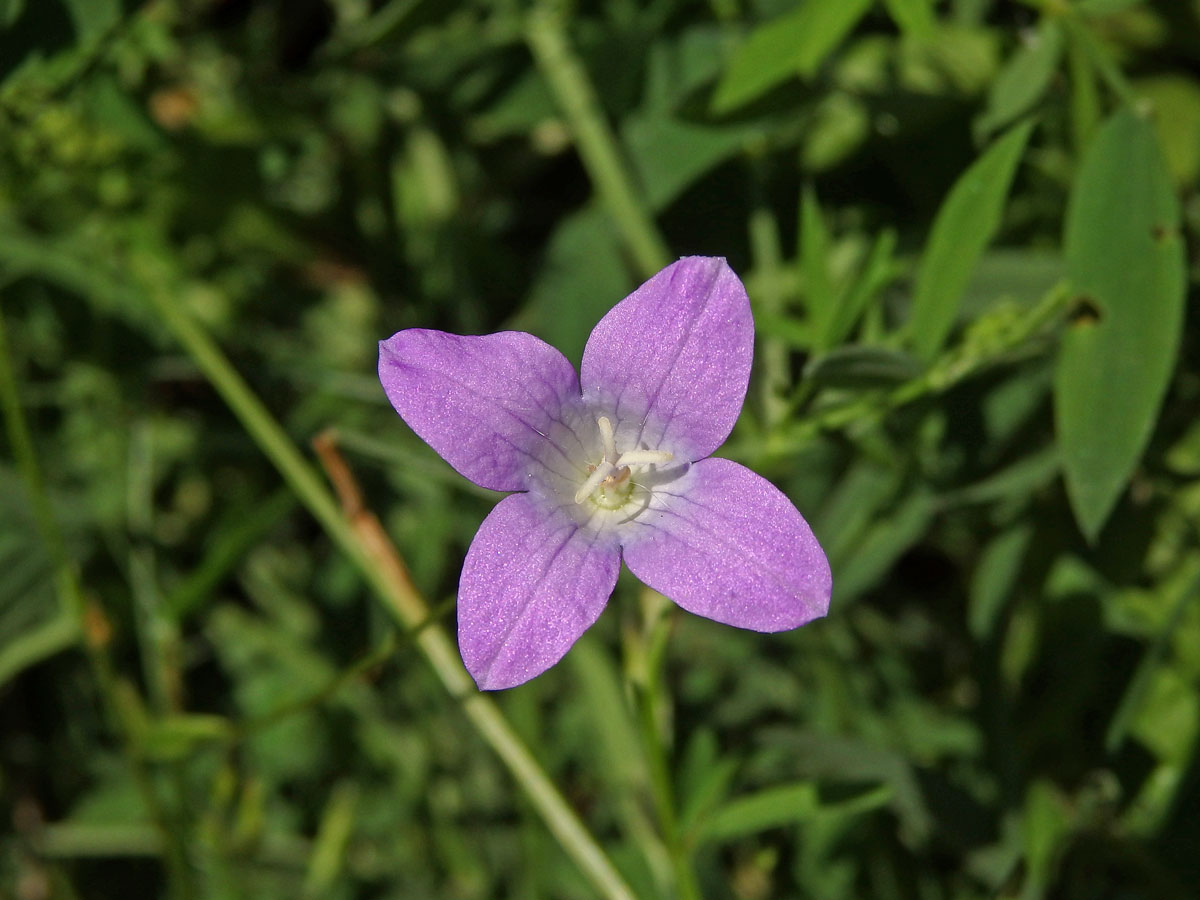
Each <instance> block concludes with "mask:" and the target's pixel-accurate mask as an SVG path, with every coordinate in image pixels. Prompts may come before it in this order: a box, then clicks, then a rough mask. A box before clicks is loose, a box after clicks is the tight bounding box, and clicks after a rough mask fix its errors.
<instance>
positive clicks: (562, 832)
mask: <svg viewBox="0 0 1200 900" xmlns="http://www.w3.org/2000/svg"><path fill="white" fill-rule="evenodd" d="M148 296H149V298H150V300H151V302H152V303H153V305H154V307H155V309H156V311H157V312H158V314H159V316H160V317H161V318H162V320H163V322H164V323H165V324H166V325H167V327H168V328H169V329H170V331H171V332H172V333H173V334H174V336H175V338H176V339H177V340H178V341H179V342H180V343H181V344H182V345H183V346H184V348H185V349H186V350H187V351H188V353H189V354H190V355H191V357H192V359H193V360H194V361H195V362H196V364H197V365H198V366H199V367H200V369H201V371H202V372H203V373H204V374H205V376H206V377H207V378H208V379H209V381H210V382H211V383H212V385H213V386H214V387H215V388H216V389H217V391H218V392H219V393H220V394H221V396H222V398H223V399H224V400H225V402H226V403H227V404H228V405H229V407H230V409H231V410H232V411H233V413H234V414H235V415H236V416H237V417H238V419H239V421H240V422H241V423H242V427H243V428H245V429H246V431H247V433H248V434H249V435H250V436H251V438H253V440H254V441H255V442H256V443H257V444H258V446H259V448H260V449H261V450H262V451H263V452H264V453H265V454H266V456H267V457H268V459H270V460H271V462H272V463H273V464H274V465H275V467H276V468H277V469H278V470H279V472H280V474H281V475H282V476H283V477H284V479H285V480H286V481H287V482H288V484H289V485H291V487H292V489H293V490H294V491H295V492H296V494H297V496H298V497H299V498H300V500H301V502H302V503H304V505H305V506H306V507H308V509H309V511H310V512H311V513H312V514H313V516H315V517H316V519H317V520H318V521H319V522H320V524H321V525H322V527H323V528H324V529H325V532H326V533H327V534H328V535H329V537H330V538H331V539H332V540H333V541H334V542H335V543H336V544H337V545H338V546H339V547H340V548H341V549H342V550H343V551H344V552H345V553H346V554H347V555H348V556H349V557H350V558H351V559H352V560H353V561H354V563H355V564H356V565H357V566H358V568H359V569H360V571H361V572H362V573H363V575H364V576H365V577H366V579H367V581H368V582H369V583H370V584H371V587H372V588H373V589H374V590H375V592H376V593H377V594H378V595H379V597H380V598H381V599H382V600H383V603H384V605H385V607H386V608H387V610H388V612H390V613H391V614H392V615H393V617H394V618H395V619H396V620H397V621H398V622H399V623H400V624H401V625H402V626H403V627H404V628H405V629H406V630H411V629H414V628H417V627H418V626H420V625H422V624H423V623H426V622H427V620H428V618H429V615H428V613H429V609H428V607H427V605H426V603H425V600H424V599H423V598H422V597H421V595H420V594H419V593H418V592H417V590H416V588H415V587H414V586H413V584H412V581H411V580H410V579H409V577H408V572H407V570H406V568H405V566H404V563H403V561H402V560H401V558H400V556H399V554H398V553H397V552H396V550H395V548H394V547H393V546H392V543H391V541H390V539H389V538H388V537H387V534H386V532H385V531H384V529H383V526H382V525H381V524H380V523H379V520H378V519H377V518H376V517H375V516H374V514H373V513H371V512H370V511H368V510H367V509H366V508H365V507H364V505H363V502H362V497H361V494H360V492H359V491H358V487H357V484H356V483H355V481H354V478H353V476H352V474H351V473H350V470H349V467H348V466H346V464H345V461H344V460H343V459H342V457H341V454H340V453H338V452H337V450H336V447H335V446H334V444H333V442H332V440H331V439H329V438H328V437H326V438H325V439H324V442H323V443H322V442H321V440H320V439H319V440H318V442H317V447H318V452H319V453H320V454H321V458H322V461H323V462H324V463H325V466H326V468H327V470H328V472H329V475H330V478H331V480H332V481H333V483H334V484H335V486H336V487H337V488H338V491H339V494H340V497H341V506H340V507H339V503H338V500H336V499H335V498H334V496H333V494H332V493H330V491H329V489H328V488H327V487H326V486H325V484H324V483H323V482H322V481H321V479H320V477H319V476H318V475H317V473H316V471H315V470H314V469H313V467H312V466H311V465H310V464H309V463H308V462H307V461H306V460H305V459H304V457H303V455H302V454H301V453H300V451H299V449H298V448H297V447H296V445H295V444H294V443H293V442H292V440H291V438H289V437H288V435H287V433H286V432H285V431H284V430H283V428H282V427H281V426H280V425H279V423H278V422H277V421H276V420H275V419H274V417H273V416H272V415H271V414H270V412H269V411H268V410H267V409H266V407H265V406H263V404H262V402H261V401H260V400H259V399H258V397H257V396H256V395H255V394H254V393H253V392H252V391H251V390H250V388H249V386H247V384H246V383H245V381H243V380H242V377H241V376H240V375H239V374H238V373H237V371H236V370H235V369H234V368H233V365H232V364H231V363H230V362H229V360H228V359H227V358H226V357H225V355H224V353H222V352H221V349H220V348H219V347H218V346H217V345H216V343H215V342H214V341H213V340H212V338H211V337H209V335H208V333H207V332H206V331H205V330H204V329H203V328H202V327H201V325H200V324H199V323H198V322H196V321H195V320H194V319H192V317H191V316H190V315H188V313H187V312H185V311H184V309H183V308H182V307H181V306H180V304H179V303H178V302H177V300H176V298H175V297H173V296H171V295H170V294H168V293H167V292H166V291H165V290H163V289H156V288H155V287H153V286H151V287H150V288H149V289H148ZM416 643H417V646H418V647H419V648H420V649H421V651H422V652H423V653H424V655H425V657H426V659H427V660H428V661H429V664H430V665H431V666H432V667H433V670H434V672H435V673H436V674H437V676H438V678H439V679H440V680H441V682H442V684H443V685H444V686H445V687H446V690H447V691H449V692H450V695H451V696H452V697H454V698H455V699H456V700H458V701H460V703H461V704H462V708H463V712H464V713H466V715H467V718H468V719H469V720H470V721H471V723H472V725H474V726H475V728H476V730H477V731H478V732H479V733H480V734H481V735H482V736H483V738H484V740H486V741H487V742H488V743H489V744H490V745H491V747H492V749H493V750H494V751H495V752H496V754H497V755H498V756H499V757H500V759H501V760H502V761H503V762H504V764H505V765H506V766H507V767H508V769H509V771H510V772H511V773H512V775H513V778H514V779H515V780H516V782H517V784H518V785H520V787H521V788H522V789H523V790H524V791H525V793H526V795H527V796H528V797H529V799H530V801H531V802H532V804H533V806H534V808H535V809H537V811H538V813H539V814H540V815H541V817H542V819H543V820H544V821H545V823H546V826H547V827H548V828H549V830H550V832H551V834H553V835H554V837H555V838H556V839H557V840H558V842H559V844H560V845H562V847H563V849H564V850H565V851H566V852H567V854H568V855H569V856H570V857H571V858H572V859H573V860H574V861H575V863H576V864H577V865H578V866H579V867H580V869H581V870H582V871H583V873H584V874H585V875H586V876H587V878H588V879H589V880H590V881H591V883H592V885H593V887H595V888H596V890H597V891H598V892H599V893H600V894H601V895H602V896H604V897H606V898H609V900H633V897H634V894H633V891H632V890H631V889H630V888H629V886H628V885H627V884H626V883H625V881H624V880H623V879H622V877H621V875H620V874H619V873H618V872H617V870H616V867H615V866H613V864H612V862H611V861H610V860H609V859H608V857H607V855H606V854H605V853H604V850H603V849H602V848H601V847H600V845H599V844H598V843H597V841H596V839H595V838H594V837H592V835H591V834H590V833H589V832H588V830H587V828H586V827H585V826H584V824H583V823H582V822H581V821H580V819H579V817H578V816H577V815H576V814H575V813H574V811H573V810H572V809H571V808H570V806H568V805H567V802H566V800H564V799H563V797H562V794H560V793H559V791H558V789H557V788H555V786H554V784H553V783H552V782H551V781H550V778H549V777H548V776H547V775H546V773H545V771H544V770H543V769H542V768H541V766H540V765H539V764H538V762H537V760H535V759H534V757H533V755H532V754H531V753H530V752H529V750H528V749H527V748H526V747H525V745H524V744H523V743H522V742H521V740H520V738H518V737H517V735H516V733H515V732H514V731H513V729H512V727H511V726H510V725H509V724H508V721H507V720H506V719H505V718H504V715H503V714H502V713H501V712H500V710H499V708H498V707H497V706H496V704H495V703H493V702H492V701H491V700H490V699H488V698H487V697H486V696H485V695H483V694H481V693H479V692H478V691H477V690H476V688H475V685H474V684H472V682H471V679H470V676H468V675H467V673H466V671H465V670H464V669H463V667H462V662H461V661H460V659H459V656H458V651H457V649H456V648H455V647H454V645H453V644H452V643H451V641H450V640H449V638H447V636H446V633H445V631H443V630H442V629H441V628H439V627H436V626H434V625H427V626H426V627H424V628H421V629H420V631H419V632H418V633H417V635H416Z"/></svg>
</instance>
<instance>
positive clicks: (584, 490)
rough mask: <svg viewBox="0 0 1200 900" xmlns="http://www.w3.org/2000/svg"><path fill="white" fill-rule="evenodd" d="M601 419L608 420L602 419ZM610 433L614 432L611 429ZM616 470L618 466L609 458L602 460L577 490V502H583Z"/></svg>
mask: <svg viewBox="0 0 1200 900" xmlns="http://www.w3.org/2000/svg"><path fill="white" fill-rule="evenodd" d="M601 421H608V420H607V419H602V420H601ZM601 430H603V429H601ZM609 433H610V434H611V433H612V432H611V430H610V432H609ZM614 471H616V467H615V466H614V465H613V464H612V463H610V462H609V461H608V460H607V459H603V460H601V461H600V465H598V466H596V468H595V469H594V470H593V471H592V474H591V475H589V476H588V477H587V481H585V482H584V483H583V484H582V485H581V486H580V488H579V490H578V491H576V492H575V502H576V503H582V502H583V501H584V500H586V499H587V498H588V497H590V496H591V495H592V492H593V491H594V490H596V488H598V487H600V482H602V481H604V479H605V478H607V477H608V476H609V475H611V474H612V473H613V472H614Z"/></svg>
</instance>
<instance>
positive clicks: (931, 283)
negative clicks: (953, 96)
mask: <svg viewBox="0 0 1200 900" xmlns="http://www.w3.org/2000/svg"><path fill="white" fill-rule="evenodd" d="M1032 130H1033V123H1032V122H1024V123H1022V124H1020V125H1017V126H1015V127H1014V128H1012V129H1011V130H1010V131H1009V132H1008V133H1007V134H1005V135H1004V137H1002V138H1000V139H999V140H998V141H996V142H995V143H994V144H992V146H991V147H989V148H988V149H987V151H986V152H985V153H984V154H983V155H982V156H981V157H979V159H978V160H976V161H975V163H974V164H973V165H972V166H971V167H970V168H969V169H967V171H966V172H964V173H963V174H962V175H961V176H960V177H959V179H958V181H956V182H955V183H954V187H952V188H951V189H950V194H949V196H948V197H947V198H946V200H945V201H944V202H943V203H942V207H941V209H939V210H938V214H937V218H936V219H934V222H933V232H932V234H931V235H930V237H929V243H928V244H927V245H926V247H925V252H924V253H923V254H922V256H921V263H920V268H919V269H918V270H917V284H916V289H915V294H914V296H913V310H912V319H911V321H910V323H909V324H910V328H911V330H912V342H913V348H914V349H915V350H916V351H917V355H918V356H920V357H922V358H924V359H930V358H932V357H933V356H935V355H936V354H937V352H938V350H940V349H941V347H942V344H943V343H944V342H945V340H946V335H948V334H949V333H950V328H951V327H952V326H953V325H954V320H955V318H956V317H957V315H958V307H959V302H960V301H961V300H962V296H963V292H964V291H965V290H966V287H967V283H968V282H969V281H970V279H971V273H972V272H973V271H974V269H975V264H976V263H977V262H978V261H979V257H980V256H981V255H982V254H983V251H984V249H985V248H986V247H987V245H988V244H989V243H991V240H992V238H993V237H994V236H995V234H996V231H997V229H998V228H999V227H1000V217H1001V214H1002V213H1003V212H1004V201H1005V199H1006V198H1007V197H1008V189H1009V186H1010V185H1011V184H1012V180H1013V175H1014V174H1015V173H1016V171H1017V163H1018V162H1019V161H1020V159H1021V154H1022V153H1023V152H1024V150H1025V144H1026V142H1027V141H1028V140H1029V133H1030V132H1031V131H1032Z"/></svg>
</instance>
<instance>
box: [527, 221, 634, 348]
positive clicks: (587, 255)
mask: <svg viewBox="0 0 1200 900" xmlns="http://www.w3.org/2000/svg"><path fill="white" fill-rule="evenodd" d="M628 279H629V276H628V273H627V270H626V268H625V262H624V259H623V258H622V256H621V248H620V246H619V245H618V242H617V238H616V235H615V234H614V232H613V229H612V224H611V222H610V221H609V219H608V217H607V216H606V215H605V214H604V213H603V211H601V210H600V209H599V208H598V207H593V206H588V207H585V208H583V209H582V210H580V211H579V212H577V213H573V214H572V215H570V216H567V217H566V218H564V219H563V220H562V222H561V223H560V224H559V226H558V228H557V229H556V230H555V232H554V234H553V235H552V236H551V237H550V242H549V245H548V246H547V248H546V255H545V258H544V259H543V260H542V265H541V266H540V272H539V275H538V277H537V279H536V280H535V281H534V283H533V286H532V287H531V288H530V291H529V298H528V299H527V300H526V302H525V305H524V306H523V307H522V308H521V309H520V310H519V311H518V312H517V314H516V315H515V316H514V317H513V319H512V320H511V321H510V322H509V323H508V327H510V328H516V329H519V330H522V331H532V332H533V333H534V334H536V335H537V336H538V337H540V338H542V339H543V340H546V341H549V342H550V343H551V344H553V345H554V346H555V347H558V348H559V349H560V350H562V352H563V353H565V354H566V356H567V358H568V359H570V360H572V361H573V362H576V363H578V362H579V359H580V357H582V356H583V346H584V344H585V343H587V338H588V334H589V333H590V332H591V330H592V326H594V325H595V324H596V322H598V321H599V320H600V317H601V316H603V315H604V314H605V313H606V312H608V310H609V308H610V307H611V306H612V305H613V303H615V302H616V301H617V300H619V299H620V298H621V297H623V296H625V294H626V293H627V292H628V290H629V280H628Z"/></svg>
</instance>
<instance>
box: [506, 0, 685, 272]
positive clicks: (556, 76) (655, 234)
mask: <svg viewBox="0 0 1200 900" xmlns="http://www.w3.org/2000/svg"><path fill="white" fill-rule="evenodd" d="M525 40H526V41H527V42H528V44H529V49H530V50H531V51H532V53H533V57H534V60H535V61H536V62H537V65H538V68H539V69H540V70H541V72H542V75H543V76H544V77H545V79H546V83H547V84H548V85H549V86H550V91H551V92H552V93H553V94H554V97H555V99H556V100H557V101H558V105H559V108H560V109H561V110H562V112H563V115H564V116H566V119H567V126H568V127H569V128H570V130H571V134H572V136H573V137H574V139H575V146H576V148H577V149H578V151H579V157H580V159H582V160H583V165H584V168H586V169H587V173H588V176H589V177H590V178H591V180H592V184H593V185H594V186H595V188H596V193H597V194H598V195H599V196H600V202H601V203H603V204H604V206H605V207H606V208H607V209H608V213H609V215H610V216H612V219H613V222H614V223H615V224H616V226H617V230H618V231H619V232H620V233H621V238H622V240H624V242H625V244H626V246H627V247H628V249H629V252H630V253H631V254H632V255H633V258H634V261H635V263H636V264H637V267H638V270H639V272H640V273H641V275H642V277H643V278H649V277H650V276H651V275H653V274H654V273H655V272H657V271H658V270H659V269H661V268H663V267H664V266H665V265H667V263H669V262H670V261H671V254H670V251H669V250H668V249H667V244H666V241H664V240H663V237H662V234H661V233H660V232H659V230H658V227H657V226H656V225H655V224H654V220H653V218H652V217H651V215H650V212H649V210H648V209H646V207H645V205H644V204H643V203H642V202H641V200H640V199H639V196H638V192H637V189H636V188H635V187H634V183H633V177H632V175H631V174H630V172H629V169H628V167H627V166H626V164H625V161H624V159H623V157H622V155H621V150H620V147H619V145H618V142H617V137H616V135H615V134H613V131H612V128H611V127H609V124H608V121H607V120H606V119H605V117H604V112H603V111H602V110H601V108H600V102H599V100H598V99H597V98H596V91H595V89H594V88H593V87H592V83H591V81H590V80H589V79H588V75H587V71H586V70H585V69H584V67H583V63H582V62H580V60H579V57H578V56H577V55H576V53H575V51H574V49H573V48H572V47H571V44H570V41H569V40H568V38H567V34H566V29H565V27H564V24H563V15H562V13H561V12H559V11H558V10H556V9H553V8H551V5H550V4H549V3H547V2H543V3H540V4H538V6H536V7H535V8H534V10H533V11H532V12H531V13H530V14H529V17H528V19H527V20H526V26H525Z"/></svg>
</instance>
